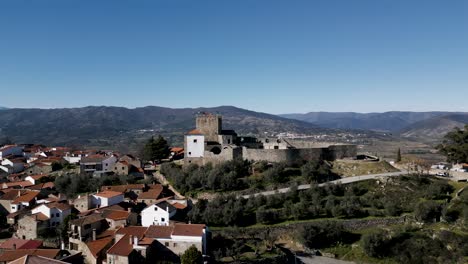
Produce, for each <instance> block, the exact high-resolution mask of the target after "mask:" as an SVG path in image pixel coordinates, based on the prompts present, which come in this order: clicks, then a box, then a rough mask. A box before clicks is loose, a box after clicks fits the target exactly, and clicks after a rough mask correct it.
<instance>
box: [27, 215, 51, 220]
mask: <svg viewBox="0 0 468 264" xmlns="http://www.w3.org/2000/svg"><path fill="white" fill-rule="evenodd" d="M31 217H32V218H34V219H35V220H36V221H46V220H49V217H47V215H45V214H43V213H36V214H32V215H31Z"/></svg>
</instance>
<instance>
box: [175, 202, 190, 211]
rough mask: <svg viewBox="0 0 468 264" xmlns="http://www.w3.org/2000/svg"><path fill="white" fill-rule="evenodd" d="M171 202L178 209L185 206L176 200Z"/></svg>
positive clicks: (182, 208)
mask: <svg viewBox="0 0 468 264" xmlns="http://www.w3.org/2000/svg"><path fill="white" fill-rule="evenodd" d="M171 204H172V206H174V207H175V208H176V209H178V210H184V209H185V208H187V206H186V205H185V204H181V203H178V202H174V203H171Z"/></svg>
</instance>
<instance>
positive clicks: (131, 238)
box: [130, 235, 133, 245]
mask: <svg viewBox="0 0 468 264" xmlns="http://www.w3.org/2000/svg"><path fill="white" fill-rule="evenodd" d="M130 245H133V236H132V235H130Z"/></svg>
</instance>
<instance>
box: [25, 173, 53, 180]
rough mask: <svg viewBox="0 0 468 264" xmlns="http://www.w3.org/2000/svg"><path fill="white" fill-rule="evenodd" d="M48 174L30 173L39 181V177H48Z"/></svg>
mask: <svg viewBox="0 0 468 264" xmlns="http://www.w3.org/2000/svg"><path fill="white" fill-rule="evenodd" d="M47 176H48V174H37V175H29V176H28V177H31V178H33V179H34V180H36V181H37V180H39V179H41V178H43V177H47Z"/></svg>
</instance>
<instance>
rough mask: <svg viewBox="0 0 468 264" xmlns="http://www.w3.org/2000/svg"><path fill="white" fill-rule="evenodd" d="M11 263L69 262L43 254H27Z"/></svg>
mask: <svg viewBox="0 0 468 264" xmlns="http://www.w3.org/2000/svg"><path fill="white" fill-rule="evenodd" d="M9 263H13V264H48V263H52V264H54V263H55V264H61V263H67V262H63V261H60V260H56V259H52V258H46V257H41V256H34V255H25V256H23V257H21V258H19V259H17V260H15V261H12V262H9Z"/></svg>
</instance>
